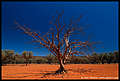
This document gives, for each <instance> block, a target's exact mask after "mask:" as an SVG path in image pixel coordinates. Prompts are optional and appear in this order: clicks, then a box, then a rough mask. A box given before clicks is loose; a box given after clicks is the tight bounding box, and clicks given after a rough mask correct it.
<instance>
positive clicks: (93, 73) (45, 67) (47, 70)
mask: <svg viewBox="0 0 120 81" xmlns="http://www.w3.org/2000/svg"><path fill="white" fill-rule="evenodd" d="M58 68H59V65H58V64H56V65H55V64H28V66H25V65H24V64H12V65H10V64H9V65H7V66H2V80H6V79H34V80H35V79H67V80H68V79H118V64H66V65H65V69H66V70H67V71H68V72H67V73H65V74H54V73H55V71H56V70H57V69H58Z"/></svg>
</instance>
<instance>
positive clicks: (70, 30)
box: [15, 11, 95, 73]
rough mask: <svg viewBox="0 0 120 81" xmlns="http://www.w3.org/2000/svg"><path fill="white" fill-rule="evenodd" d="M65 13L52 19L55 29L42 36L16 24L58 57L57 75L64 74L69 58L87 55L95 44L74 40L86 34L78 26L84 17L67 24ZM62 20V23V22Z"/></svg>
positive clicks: (33, 40) (34, 41)
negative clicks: (81, 34)
mask: <svg viewBox="0 0 120 81" xmlns="http://www.w3.org/2000/svg"><path fill="white" fill-rule="evenodd" d="M63 13H64V11H63V12H62V13H60V14H58V15H57V17H54V16H53V17H52V21H50V24H51V25H53V26H54V27H51V28H50V30H49V31H48V32H47V33H46V34H44V35H41V33H40V32H34V31H33V30H31V29H30V28H28V27H25V25H20V24H19V23H18V22H15V24H16V25H17V28H19V29H21V30H23V31H24V33H25V34H27V35H29V36H31V37H32V38H33V39H32V42H33V43H37V44H39V45H40V46H42V47H45V48H47V49H48V50H49V51H50V52H51V53H52V54H53V55H54V56H56V57H57V59H58V61H59V64H60V68H59V69H58V70H57V71H56V73H64V72H66V70H65V69H64V63H65V62H66V59H68V58H69V56H73V55H81V54H82V55H85V51H88V50H89V48H91V47H92V46H93V44H95V42H89V41H84V42H83V41H80V40H79V39H74V40H73V38H72V36H73V35H76V34H80V33H84V28H83V27H81V26H80V24H78V23H79V22H80V20H81V18H82V17H83V16H82V15H80V17H79V18H78V19H76V20H75V21H74V20H73V18H72V19H70V23H69V24H66V23H65V22H64V18H63ZM60 20H61V22H60Z"/></svg>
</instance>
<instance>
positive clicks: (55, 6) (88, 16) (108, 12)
mask: <svg viewBox="0 0 120 81" xmlns="http://www.w3.org/2000/svg"><path fill="white" fill-rule="evenodd" d="M56 10H58V12H61V11H62V10H64V15H63V16H64V17H65V20H66V22H67V21H68V20H69V19H70V18H71V17H72V16H75V17H76V18H77V17H79V15H80V14H84V19H83V22H84V21H85V23H86V24H90V25H91V28H89V30H88V31H89V32H92V33H93V35H94V36H93V38H92V40H94V41H102V42H103V46H104V47H105V49H99V50H96V52H99V53H100V52H110V51H111V52H113V51H114V50H118V2H2V24H1V25H2V49H11V50H15V52H18V53H20V54H21V53H22V52H23V51H24V50H26V51H33V53H34V55H47V54H49V53H50V52H49V51H48V50H47V49H44V48H40V49H35V48H34V47H35V46H33V45H31V44H27V43H26V42H28V41H30V38H29V37H28V36H27V35H24V34H22V33H21V32H19V31H16V30H15V29H14V28H15V24H14V21H15V20H16V21H18V22H19V23H20V24H26V25H27V26H29V27H30V28H32V29H33V30H36V31H40V32H47V31H48V29H49V28H50V26H49V24H48V21H49V20H50V18H51V16H53V15H55V13H56Z"/></svg>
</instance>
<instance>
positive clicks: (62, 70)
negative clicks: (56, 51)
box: [56, 59, 66, 74]
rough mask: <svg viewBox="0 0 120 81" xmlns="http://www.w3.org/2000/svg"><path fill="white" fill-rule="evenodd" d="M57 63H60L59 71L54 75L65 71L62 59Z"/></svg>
mask: <svg viewBox="0 0 120 81" xmlns="http://www.w3.org/2000/svg"><path fill="white" fill-rule="evenodd" d="M59 63H60V67H59V69H58V70H57V71H56V73H57V74H61V73H65V72H66V70H65V68H64V64H63V59H59Z"/></svg>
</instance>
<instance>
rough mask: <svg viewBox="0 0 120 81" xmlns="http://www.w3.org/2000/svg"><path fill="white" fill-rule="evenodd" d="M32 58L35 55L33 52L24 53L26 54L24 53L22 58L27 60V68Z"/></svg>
mask: <svg viewBox="0 0 120 81" xmlns="http://www.w3.org/2000/svg"><path fill="white" fill-rule="evenodd" d="M32 56H33V53H32V52H27V51H24V52H23V53H22V57H23V58H24V59H25V63H26V66H27V64H28V63H29V60H30V59H31V58H32Z"/></svg>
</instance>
